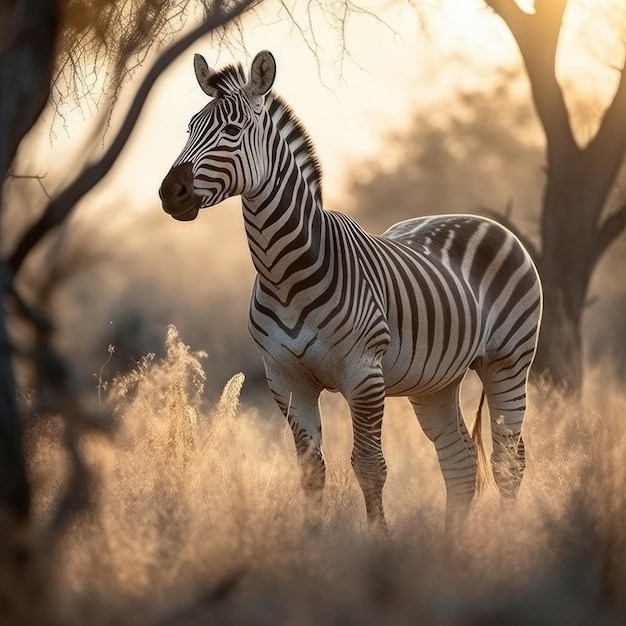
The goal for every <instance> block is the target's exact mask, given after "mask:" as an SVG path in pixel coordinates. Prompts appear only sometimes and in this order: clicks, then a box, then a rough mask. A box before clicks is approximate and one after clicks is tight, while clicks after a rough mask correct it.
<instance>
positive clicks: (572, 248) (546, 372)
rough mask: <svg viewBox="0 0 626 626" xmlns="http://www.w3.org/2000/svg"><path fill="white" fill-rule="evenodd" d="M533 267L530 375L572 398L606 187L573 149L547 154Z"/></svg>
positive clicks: (579, 376)
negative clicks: (536, 292)
mask: <svg viewBox="0 0 626 626" xmlns="http://www.w3.org/2000/svg"><path fill="white" fill-rule="evenodd" d="M548 158H549V161H550V162H549V166H548V179H547V183H546V190H545V194H544V200H543V211H542V217H541V244H542V245H541V248H542V249H541V256H540V259H539V263H538V269H539V273H540V276H541V280H542V283H543V290H544V314H543V320H542V329H541V334H540V337H539V347H538V351H537V358H536V360H535V366H534V369H535V373H536V374H539V375H541V376H543V377H544V378H546V379H547V380H548V382H550V383H552V384H553V385H554V386H556V387H557V388H560V389H562V390H563V391H565V392H566V393H569V394H573V395H574V396H577V395H579V394H580V391H581V387H582V381H583V353H582V335H581V324H582V317H583V313H584V308H585V302H586V298H587V292H588V289H589V283H590V281H591V276H592V274H593V271H594V269H595V266H596V264H597V262H598V259H599V258H600V256H601V253H602V252H603V249H602V246H600V245H599V241H598V239H599V235H598V225H597V219H598V216H599V215H601V213H602V209H603V208H604V205H605V203H606V199H607V197H608V194H609V191H610V188H611V185H610V184H607V181H606V179H605V178H604V177H602V176H597V171H598V167H599V164H597V163H592V162H590V161H591V160H590V155H589V154H587V153H586V152H585V151H584V150H581V149H579V148H578V147H575V146H571V147H570V149H569V150H568V151H559V152H558V153H555V154H552V155H551V154H550V153H548Z"/></svg>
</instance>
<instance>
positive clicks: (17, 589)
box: [0, 0, 255, 623]
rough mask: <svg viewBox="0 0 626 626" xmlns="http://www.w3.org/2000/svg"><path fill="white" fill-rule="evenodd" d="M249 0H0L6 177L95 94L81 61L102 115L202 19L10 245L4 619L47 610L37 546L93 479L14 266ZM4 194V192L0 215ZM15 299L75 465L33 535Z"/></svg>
mask: <svg viewBox="0 0 626 626" xmlns="http://www.w3.org/2000/svg"><path fill="white" fill-rule="evenodd" d="M253 4H255V0H232V1H231V0H182V1H179V0H170V1H167V2H163V1H162V0H158V1H157V0H131V2H125V3H117V2H116V1H115V0H78V1H76V0H71V1H70V0H67V1H62V0H13V1H9V2H5V3H3V4H2V7H1V8H0V180H2V181H3V182H4V181H5V180H6V178H7V176H8V175H9V171H10V167H11V165H12V162H13V160H14V158H15V155H16V152H17V150H18V147H19V146H20V144H21V143H22V140H23V139H24V138H25V137H26V135H27V134H28V133H29V131H30V130H31V128H32V126H33V124H34V123H35V122H36V121H37V119H38V117H39V116H40V114H41V112H42V111H43V110H44V107H46V105H47V104H48V103H49V102H51V103H52V105H53V106H54V105H55V104H56V105H58V104H59V103H61V101H62V100H63V97H65V96H66V95H67V94H68V93H72V90H73V97H75V98H77V99H80V98H81V97H84V96H85V94H88V93H90V89H92V92H91V94H92V96H94V98H95V100H96V101H98V98H97V97H96V96H97V94H95V93H94V92H93V90H94V89H95V88H94V87H93V85H94V83H93V82H92V81H90V80H89V79H88V78H86V75H85V73H84V72H85V68H86V67H94V68H95V67H97V66H100V67H104V71H105V77H104V81H103V95H104V100H105V102H106V105H104V106H103V107H102V119H103V120H104V121H105V122H107V121H108V120H109V119H110V113H111V111H112V108H113V107H114V106H115V104H116V102H117V95H118V93H119V91H120V89H121V87H122V84H123V83H124V82H125V80H126V79H127V78H128V77H129V76H130V74H132V72H133V69H134V68H135V67H137V65H138V64H140V63H141V62H143V60H144V59H145V58H146V54H147V52H148V51H149V50H150V48H152V47H153V46H154V45H155V42H156V43H163V41H164V40H165V39H167V38H171V35H172V34H174V33H176V32H178V30H180V28H181V27H182V25H183V24H184V22H185V18H186V12H187V11H188V10H189V9H190V8H191V7H192V6H194V5H195V6H196V8H197V7H199V8H201V9H202V11H203V20H202V21H201V22H200V24H199V25H198V26H197V27H196V28H194V29H193V30H191V31H189V32H187V33H186V34H185V35H182V36H179V37H178V38H177V39H176V41H175V42H174V43H173V44H171V45H170V46H169V47H168V48H166V49H165V50H164V51H163V52H162V53H161V54H160V56H158V58H157V59H156V61H155V62H154V63H153V65H152V66H151V68H150V69H149V71H148V72H147V74H146V76H145V78H144V79H143V81H142V82H141V84H140V86H139V88H138V90H137V92H136V94H135V97H134V99H133V101H132V103H131V105H130V107H129V109H128V111H127V113H126V116H125V118H124V121H123V122H122V124H121V126H120V127H119V129H118V130H117V133H116V134H115V137H114V138H113V140H112V142H111V145H110V146H109V148H108V149H107V150H106V151H105V153H104V154H103V156H101V157H100V158H99V159H97V160H96V161H94V162H93V163H90V164H89V165H87V166H86V167H81V168H78V169H77V170H76V171H74V172H73V173H72V175H71V176H70V182H69V183H68V184H67V185H66V186H65V188H63V189H61V190H60V192H59V193H58V194H57V195H55V197H53V198H51V199H50V201H49V203H48V205H47V206H46V207H45V209H44V210H43V212H42V213H41V215H40V216H39V217H38V218H37V219H36V220H35V221H34V222H33V223H32V224H30V226H28V227H27V228H26V230H25V232H24V233H23V234H22V235H21V237H20V238H19V239H18V241H17V244H16V245H15V247H14V249H13V250H12V252H11V253H10V254H9V255H8V257H7V258H5V259H2V261H1V262H0V288H1V290H2V291H1V294H0V295H1V300H2V304H1V306H0V567H1V568H2V572H3V573H2V576H0V621H2V622H3V623H5V622H9V623H40V622H41V619H40V618H41V613H38V611H41V610H43V609H44V606H45V600H44V598H45V591H46V586H45V580H46V578H45V575H43V574H42V573H41V571H40V568H38V567H37V563H38V560H39V559H40V558H41V557H42V550H43V551H45V550H50V548H51V545H52V542H53V540H54V537H55V536H58V531H59V529H60V528H61V527H62V526H63V525H64V524H65V523H67V521H68V518H69V517H70V515H71V513H72V512H74V511H76V510H78V509H79V508H80V506H81V503H82V502H83V501H84V497H85V496H86V491H87V489H88V484H87V480H86V477H85V473H84V466H83V464H82V458H81V453H80V449H79V446H78V444H77V441H76V439H75V437H74V436H73V434H72V433H74V432H75V431H76V423H75V418H76V416H77V415H78V414H79V411H78V410H77V408H76V404H75V401H74V399H73V395H72V392H71V389H70V386H69V383H68V377H67V373H66V370H65V366H64V364H63V362H62V361H61V360H60V359H59V358H58V356H57V355H56V353H55V352H54V351H53V350H52V349H51V348H50V346H49V342H48V336H49V332H50V330H51V325H50V323H49V321H48V320H47V319H45V318H44V317H43V316H42V315H41V314H40V313H39V312H38V311H36V310H35V309H34V308H33V307H32V306H30V305H29V304H28V303H27V302H26V301H25V299H24V298H23V297H22V296H21V295H20V290H19V284H18V282H17V281H16V276H17V273H18V272H19V270H20V268H21V267H22V265H23V263H24V261H25V260H26V259H27V258H28V256H29V255H30V253H31V251H32V250H33V249H34V248H35V246H36V245H37V244H38V243H39V242H40V241H41V239H42V238H43V237H44V236H45V235H46V234H47V233H49V232H50V231H51V230H52V229H54V228H55V227H58V226H59V225H61V224H62V223H63V222H64V221H65V220H66V218H67V217H68V215H69V214H70V212H71V211H72V209H73V208H74V206H75V205H76V203H77V202H78V201H79V200H80V199H81V198H82V197H83V196H84V195H85V194H86V193H88V192H89V191H90V190H91V189H92V188H93V187H94V186H95V185H97V184H98V183H99V181H100V180H101V179H102V178H103V177H104V176H105V175H106V173H107V172H108V171H109V170H110V168H111V167H112V165H113V164H114V163H115V160H116V159H117V157H118V156H119V154H120V152H121V150H122V148H123V147H124V145H125V144H126V141H127V140H128V137H129V136H130V133H131V131H132V130H133V128H134V126H135V123H136V121H137V118H138V116H139V113H140V111H141V109H142V106H143V104H144V102H145V100H146V98H147V95H148V92H149V90H150V88H151V87H152V85H153V84H154V82H155V81H156V80H157V78H158V77H159V76H160V74H161V72H162V71H163V70H164V69H165V68H166V67H167V66H168V65H169V64H170V63H171V62H172V61H173V60H174V59H175V58H176V57H177V56H178V55H179V54H180V53H181V52H183V51H184V50H185V49H186V48H187V47H188V46H189V45H191V44H192V43H193V42H194V41H196V40H197V39H198V38H199V37H200V36H202V35H204V34H207V33H209V32H213V31H218V30H219V29H223V28H225V27H226V26H227V25H228V24H229V23H231V22H232V21H233V20H236V19H237V18H238V16H240V15H241V14H242V13H243V12H244V11H246V10H247V9H249V8H250V7H251V6H252V5H253ZM94 71H95V70H94ZM81 72H83V73H81ZM81 85H82V86H83V87H84V91H81V89H80V86H81ZM90 85H91V87H90ZM64 89H65V91H63V90H64ZM68 89H69V90H70V91H67V90H68ZM68 174H70V172H68ZM2 200H3V198H2V196H0V217H2V213H3V211H2V209H3V203H2ZM25 213H27V212H26V211H25ZM4 237H5V233H0V239H2V240H3V241H4ZM9 304H10V305H12V307H13V309H14V310H15V311H16V312H17V313H18V314H19V315H20V316H21V317H22V318H23V319H25V320H27V321H28V323H29V324H30V325H31V326H32V327H33V328H34V329H35V334H36V336H37V341H36V344H35V345H36V350H35V352H34V353H33V354H31V355H30V356H31V359H32V360H33V362H34V364H35V366H36V368H37V369H38V370H39V374H40V376H39V378H40V380H43V381H44V383H45V384H46V385H47V387H48V388H49V389H50V390H51V391H52V393H54V394H55V395H56V396H57V397H58V398H59V402H60V404H59V406H60V408H62V409H63V413H64V420H65V428H66V437H65V441H66V447H67V451H68V455H69V458H70V461H71V463H72V468H73V470H72V472H71V475H70V477H69V479H68V481H67V485H66V489H65V494H64V497H63V498H62V499H61V501H60V504H59V506H58V509H57V511H56V513H55V514H54V515H52V518H51V520H50V524H49V527H48V528H47V529H45V530H44V533H43V536H42V537H39V538H38V539H37V541H36V542H35V543H30V541H29V540H32V539H34V537H33V529H32V527H31V520H30V510H31V493H30V487H29V483H28V480H27V472H26V460H25V455H24V443H23V432H22V429H23V426H22V418H21V415H20V412H19V409H18V403H17V400H16V387H15V377H14V373H13V357H14V355H15V350H14V348H13V346H12V345H11V342H10V338H9V335H8V331H7V324H6V306H7V305H9ZM72 418H74V421H73V419H72Z"/></svg>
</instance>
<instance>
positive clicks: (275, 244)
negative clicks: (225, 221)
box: [242, 153, 325, 291]
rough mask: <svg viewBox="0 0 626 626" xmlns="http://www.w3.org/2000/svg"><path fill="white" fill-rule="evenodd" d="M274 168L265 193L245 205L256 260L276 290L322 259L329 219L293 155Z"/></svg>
mask: <svg viewBox="0 0 626 626" xmlns="http://www.w3.org/2000/svg"><path fill="white" fill-rule="evenodd" d="M274 170H275V171H274V172H273V174H272V175H271V176H270V178H269V179H268V181H267V183H266V184H265V185H264V191H263V193H261V194H258V195H257V196H255V197H254V199H251V198H247V197H244V198H242V205H243V217H244V223H245V228H246V235H247V238H248V246H249V248H250V254H251V256H252V262H253V263H254V266H255V269H256V271H257V273H258V274H259V279H260V280H261V282H263V283H264V284H266V285H267V286H270V285H271V286H273V290H274V291H276V290H277V289H280V288H281V287H285V288H288V283H289V282H290V278H291V277H292V276H293V275H294V273H299V272H300V271H306V270H307V269H308V268H310V267H311V266H313V265H314V264H315V263H316V261H317V260H318V259H319V248H320V244H321V241H322V239H323V233H324V230H325V219H324V211H323V210H322V208H321V206H320V202H319V196H318V194H317V193H316V190H314V189H311V187H310V185H309V182H308V181H307V179H306V178H305V176H304V173H303V172H302V171H301V169H300V167H298V164H297V163H296V162H295V160H294V159H293V157H292V156H291V155H290V154H289V153H287V154H285V155H281V166H280V167H275V168H274Z"/></svg>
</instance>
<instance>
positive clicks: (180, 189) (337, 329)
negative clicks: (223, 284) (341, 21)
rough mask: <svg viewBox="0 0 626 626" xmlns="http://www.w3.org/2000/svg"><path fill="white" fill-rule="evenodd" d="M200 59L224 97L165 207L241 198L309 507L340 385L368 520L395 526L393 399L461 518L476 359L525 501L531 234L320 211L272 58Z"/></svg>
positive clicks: (269, 346) (274, 381) (276, 390)
mask: <svg viewBox="0 0 626 626" xmlns="http://www.w3.org/2000/svg"><path fill="white" fill-rule="evenodd" d="M195 67H196V75H197V78H198V81H199V83H200V85H201V86H202V87H203V89H204V90H205V91H206V92H207V94H209V95H210V96H212V97H213V100H212V101H211V102H210V103H209V104H208V105H207V107H205V109H203V110H202V111H201V112H200V113H198V114H197V115H196V116H194V118H192V122H191V124H190V137H189V140H188V142H187V145H186V146H185V148H184V150H183V152H182V153H181V155H180V156H179V158H178V159H177V161H176V162H175V164H174V166H173V167H172V169H171V170H170V172H169V174H168V175H167V177H166V178H165V180H164V182H163V184H162V186H161V190H160V194H161V198H162V202H163V208H164V209H165V211H166V212H168V213H169V214H171V215H172V216H173V217H175V218H177V219H194V218H195V217H196V216H197V214H198V211H199V210H200V209H201V208H205V207H208V206H213V205H215V204H217V203H218V202H221V201H222V200H223V199H224V198H226V197H230V196H233V195H241V196H242V209H243V217H244V224H245V228H246V233H247V238H248V244H249V248H250V253H251V258H252V261H253V263H254V266H255V268H256V270H257V278H256V281H255V285H254V289H253V294H252V298H251V303H250V315H249V328H250V332H251V333H252V336H253V338H254V339H255V341H256V343H257V345H258V346H259V349H260V352H261V356H262V358H263V361H264V365H265V370H266V374H267V379H268V384H269V387H270V390H271V391H272V393H273V395H274V397H275V399H276V401H277V403H278V405H279V406H280V408H281V409H282V411H283V413H284V414H285V416H286V418H287V420H288V422H289V424H290V426H291V429H292V432H293V435H294V441H295V446H296V451H297V454H298V458H299V460H300V466H301V475H302V484H303V487H304V489H305V491H306V492H307V493H308V495H309V503H310V508H311V511H310V515H311V517H313V518H315V516H316V515H318V514H319V508H320V502H321V497H322V489H323V485H324V477H325V463H324V458H323V454H322V449H321V442H322V433H321V417H320V413H319V407H318V399H319V395H320V393H321V391H322V390H323V389H331V390H338V391H340V392H341V393H342V394H343V395H344V397H345V398H346V400H347V401H348V404H349V406H350V412H351V415H352V422H353V431H354V447H353V453H352V464H353V467H354V470H355V474H356V477H357V479H358V481H359V483H360V485H361V487H362V490H363V493H364V497H365V504H366V509H367V514H368V518H369V520H370V521H371V522H372V523H373V524H374V525H376V526H378V527H382V528H384V527H385V519H384V513H383V506H382V489H383V485H384V483H385V478H386V465H385V460H384V456H383V452H382V447H381V428H382V420H383V413H384V401H385V397H386V396H407V397H408V398H409V400H410V402H411V404H412V405H413V407H414V409H415V413H416V416H417V418H418V420H419V422H420V424H421V426H422V428H423V429H424V432H425V433H426V435H427V436H428V437H429V438H430V439H431V440H432V441H433V443H434V445H435V448H436V451H437V454H438V457H439V461H440V465H441V469H442V473H443V476H444V480H445V483H446V489H447V496H448V498H447V502H448V505H447V515H446V520H447V527H448V528H449V529H453V528H454V527H455V526H456V525H457V523H458V522H459V521H461V520H462V519H463V518H464V516H465V515H466V513H467V511H468V509H469V505H470V502H471V500H472V497H473V495H474V491H475V484H476V475H477V458H478V455H477V450H476V442H474V441H473V440H472V438H471V437H470V436H469V434H468V431H467V429H466V427H465V423H464V421H463V417H462V415H461V412H460V409H459V386H460V383H461V381H462V379H463V377H464V375H465V373H466V372H467V370H468V369H469V368H472V369H475V370H476V372H477V373H478V375H479V376H480V378H481V381H482V383H483V386H484V391H485V395H486V398H487V402H488V405H489V411H490V416H491V425H492V437H493V444H494V452H493V455H492V467H493V472H494V476H495V479H496V482H497V483H498V486H499V487H500V490H501V492H502V494H503V496H504V497H506V498H512V497H514V496H515V495H516V493H517V490H518V488H519V485H520V482H521V479H522V475H523V470H524V444H523V439H522V435H521V427H522V421H523V417H524V412H525V408H526V383H527V377H528V370H529V367H530V365H531V363H532V360H533V357H534V352H535V346H536V342H537V333H538V328H539V321H540V317H541V303H542V295H541V285H540V281H539V278H538V275H537V272H536V269H535V267H534V265H533V263H532V260H531V259H530V257H529V255H528V253H527V252H526V251H525V250H524V248H523V247H522V245H521V244H520V242H519V241H518V240H517V239H516V238H515V237H514V236H513V235H512V234H511V233H510V232H509V231H507V230H506V229H505V228H503V227H502V226H500V225H499V224H497V223H495V222H493V221H491V220H488V219H485V218H481V217H476V216H468V215H442V216H436V217H427V218H419V219H413V220H408V221H406V222H402V223H400V224H396V225H395V226H393V227H391V228H390V229H389V230H387V231H386V232H385V233H384V234H383V235H382V236H375V235H370V234H368V233H366V232H365V231H363V230H362V229H361V228H360V227H359V226H358V225H357V224H356V223H355V222H354V221H353V220H351V219H350V218H348V217H347V216H345V215H343V214H341V213H336V212H332V211H325V210H324V209H323V207H322V203H321V175H320V168H319V164H318V162H317V159H316V157H315V154H314V150H313V146H312V143H311V141H310V139H309V137H308V136H307V134H306V132H305V130H304V129H303V127H302V125H301V124H300V123H299V121H298V120H297V119H296V118H295V116H294V115H293V113H292V111H291V110H290V109H289V107H288V106H287V105H286V104H285V103H284V102H283V101H282V100H281V99H280V98H278V97H277V96H276V95H275V94H273V92H271V91H270V89H271V86H272V84H273V80H274V75H275V62H274V58H273V57H272V56H271V54H269V53H268V52H262V53H260V54H259V55H257V57H256V58H255V60H254V62H253V64H252V68H251V75H250V78H249V79H246V77H245V74H244V73H243V70H242V69H241V67H229V68H226V69H225V70H222V71H221V72H213V71H212V70H210V69H209V68H208V66H207V65H206V62H205V61H204V60H203V59H202V58H201V57H198V56H196V59H195Z"/></svg>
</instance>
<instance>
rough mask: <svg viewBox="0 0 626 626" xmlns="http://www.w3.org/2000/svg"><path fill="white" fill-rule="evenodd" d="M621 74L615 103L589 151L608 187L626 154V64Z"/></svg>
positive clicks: (597, 171)
mask: <svg viewBox="0 0 626 626" xmlns="http://www.w3.org/2000/svg"><path fill="white" fill-rule="evenodd" d="M619 72H620V76H619V82H618V84H617V88H616V90H615V94H614V95H613V100H612V101H611V103H610V104H609V106H608V107H607V109H606V111H605V112H604V116H603V118H602V122H601V123H600V127H599V128H598V132H597V133H596V136H595V137H594V138H593V139H592V140H591V141H590V142H589V145H588V146H587V149H586V153H587V155H588V162H589V164H590V166H591V167H594V168H595V169H596V175H597V176H599V177H601V179H602V182H603V184H604V186H605V187H608V186H610V185H611V184H612V182H613V181H614V180H615V178H616V176H617V173H618V171H619V168H620V167H621V164H622V161H623V159H624V152H626V116H625V115H624V110H625V109H626V61H625V62H624V65H623V66H622V68H621V69H620V70H619ZM599 165H601V167H598V166H599Z"/></svg>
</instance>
